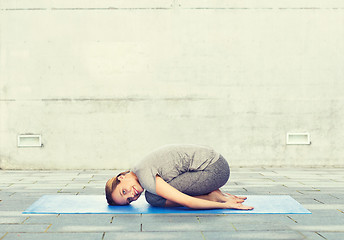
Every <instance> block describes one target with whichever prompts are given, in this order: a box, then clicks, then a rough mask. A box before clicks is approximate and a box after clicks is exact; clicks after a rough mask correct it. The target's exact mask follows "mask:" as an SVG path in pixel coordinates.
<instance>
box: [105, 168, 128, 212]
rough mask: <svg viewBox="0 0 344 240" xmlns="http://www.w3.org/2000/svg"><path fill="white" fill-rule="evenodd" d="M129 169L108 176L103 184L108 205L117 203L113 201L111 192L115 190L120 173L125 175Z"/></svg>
mask: <svg viewBox="0 0 344 240" xmlns="http://www.w3.org/2000/svg"><path fill="white" fill-rule="evenodd" d="M129 172H130V171H125V172H121V173H120V174H118V175H117V176H116V177H113V178H110V179H109V180H108V181H107V182H106V184H105V196H106V200H107V202H108V204H109V205H111V206H115V205H118V204H117V203H115V201H114V200H113V199H112V196H111V194H112V193H113V191H115V189H116V187H117V185H118V184H119V183H120V180H118V177H119V176H121V175H125V174H127V173H129Z"/></svg>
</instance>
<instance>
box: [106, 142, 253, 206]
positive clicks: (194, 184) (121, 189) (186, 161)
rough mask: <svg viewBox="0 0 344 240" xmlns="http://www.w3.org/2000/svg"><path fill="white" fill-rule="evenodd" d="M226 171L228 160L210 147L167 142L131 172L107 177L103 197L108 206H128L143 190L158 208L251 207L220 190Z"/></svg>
mask: <svg viewBox="0 0 344 240" xmlns="http://www.w3.org/2000/svg"><path fill="white" fill-rule="evenodd" d="M229 174H230V170H229V165H228V163H227V161H226V160H225V159H224V158H223V157H222V155H220V154H219V153H217V152H216V151H214V150H213V149H212V148H209V147H205V146H198V145H167V146H164V147H162V148H160V149H157V150H155V151H153V152H152V153H150V154H149V155H147V156H146V157H145V158H144V159H143V160H142V162H141V163H140V164H139V165H137V166H136V167H134V168H133V170H132V171H127V172H122V173H120V174H118V175H117V176H116V177H113V178H111V179H109V180H108V181H107V183H106V186H105V192H106V199H107V202H108V204H109V205H127V204H130V203H131V202H132V201H136V200H137V199H138V198H139V197H140V196H141V194H142V192H143V191H144V189H145V190H146V192H145V197H146V200H147V202H148V203H150V204H151V205H153V206H157V207H174V206H186V207H189V208H195V209H213V208H235V209H243V210H251V209H253V207H249V206H244V205H242V203H243V202H244V200H245V199H246V198H245V197H237V196H234V195H231V194H227V193H223V192H221V191H220V189H219V188H220V187H222V186H223V185H224V184H226V182H227V181H228V178H229Z"/></svg>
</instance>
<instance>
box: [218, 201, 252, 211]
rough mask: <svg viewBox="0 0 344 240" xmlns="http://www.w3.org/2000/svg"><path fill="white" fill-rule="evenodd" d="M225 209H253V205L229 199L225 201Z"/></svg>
mask: <svg viewBox="0 0 344 240" xmlns="http://www.w3.org/2000/svg"><path fill="white" fill-rule="evenodd" d="M223 206H224V207H223V208H225V209H240V210H252V209H253V207H250V206H245V205H242V203H239V202H235V201H228V202H224V203H223Z"/></svg>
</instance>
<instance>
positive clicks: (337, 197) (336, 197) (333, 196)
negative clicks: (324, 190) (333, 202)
mask: <svg viewBox="0 0 344 240" xmlns="http://www.w3.org/2000/svg"><path fill="white" fill-rule="evenodd" d="M329 195H330V196H331V197H334V198H335V199H339V198H338V197H336V196H333V195H332V194H329Z"/></svg>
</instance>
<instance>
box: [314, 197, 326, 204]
mask: <svg viewBox="0 0 344 240" xmlns="http://www.w3.org/2000/svg"><path fill="white" fill-rule="evenodd" d="M314 201H316V202H318V203H321V204H325V203H324V202H322V201H319V200H318V199H315V198H314Z"/></svg>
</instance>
